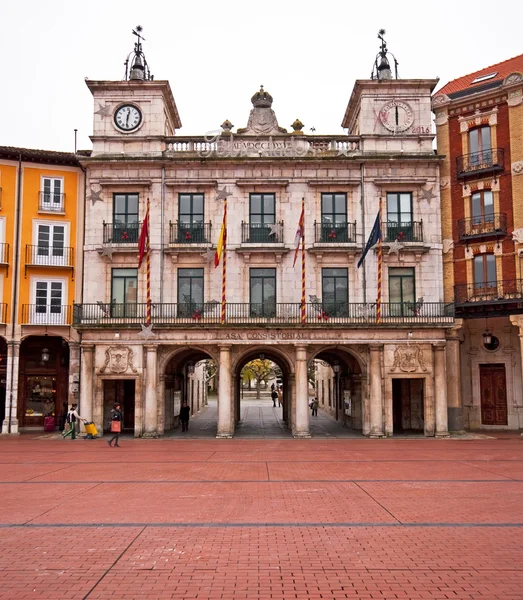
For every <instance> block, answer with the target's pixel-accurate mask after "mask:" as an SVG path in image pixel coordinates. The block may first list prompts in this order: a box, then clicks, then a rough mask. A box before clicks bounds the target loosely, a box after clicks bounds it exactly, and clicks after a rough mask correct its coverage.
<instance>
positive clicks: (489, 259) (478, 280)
mask: <svg viewBox="0 0 523 600" xmlns="http://www.w3.org/2000/svg"><path fill="white" fill-rule="evenodd" d="M497 285H498V284H497V274H496V257H495V256H494V254H479V255H478V256H475V257H474V288H475V290H476V291H480V292H482V291H484V290H490V291H491V292H492V291H493V290H496V289H497Z"/></svg>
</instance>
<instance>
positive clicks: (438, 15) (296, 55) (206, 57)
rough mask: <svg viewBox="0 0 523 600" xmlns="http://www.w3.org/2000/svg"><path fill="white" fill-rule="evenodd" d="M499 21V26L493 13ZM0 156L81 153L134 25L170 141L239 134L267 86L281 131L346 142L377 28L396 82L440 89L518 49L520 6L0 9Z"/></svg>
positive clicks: (210, 3)
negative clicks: (346, 121) (167, 116)
mask: <svg viewBox="0 0 523 600" xmlns="http://www.w3.org/2000/svg"><path fill="white" fill-rule="evenodd" d="M501 11H502V12H503V15H501V14H500V13H501ZM0 13H1V25H2V29H1V31H0V36H1V37H0V40H1V41H0V56H1V57H2V62H3V64H2V68H1V70H0V73H1V74H2V79H3V81H2V83H1V84H0V85H1V93H0V145H4V146H20V147H27V148H43V149H47V150H66V151H72V150H73V149H74V129H75V128H76V129H78V140H79V142H78V147H79V148H90V147H91V143H90V140H89V135H90V133H91V130H92V112H93V101H92V96H91V94H90V92H89V90H88V88H87V86H86V85H85V81H84V79H85V78H86V77H88V78H89V79H95V80H120V79H122V78H123V76H124V67H123V62H124V60H125V58H126V56H127V54H128V53H129V52H130V51H131V50H132V49H133V43H134V40H135V38H134V36H133V35H132V34H131V30H132V29H133V27H135V26H136V25H138V24H141V25H142V26H143V28H144V31H143V35H144V37H145V39H146V42H144V52H145V56H146V58H147V61H148V63H149V65H150V67H151V72H152V73H153V74H154V76H155V79H167V80H169V82H170V84H171V87H172V90H173V93H174V97H175V100H176V103H177V106H178V111H179V113H180V116H181V120H182V124H183V127H182V129H181V130H180V131H179V134H180V135H192V134H198V135H202V134H204V133H205V132H207V131H210V130H213V129H216V128H218V127H219V125H220V124H221V123H222V122H223V121H224V120H225V119H229V120H230V121H232V123H233V124H234V125H235V126H236V127H245V125H246V124H247V119H248V116H249V110H250V109H251V103H250V98H251V96H252V94H253V93H254V92H255V91H256V90H257V89H258V88H259V85H260V84H263V85H264V86H265V89H266V90H267V91H269V92H270V93H271V94H272V96H273V98H274V103H273V106H272V107H273V109H274V110H275V112H276V116H277V117H278V121H279V124H280V126H282V127H286V128H288V129H290V124H291V123H292V122H293V121H294V119H296V118H299V119H301V121H302V122H303V123H305V129H306V130H307V132H308V131H309V128H310V127H315V129H316V133H317V134H319V133H329V134H337V133H342V129H341V125H340V124H341V120H342V118H343V115H344V112H345V108H346V105H347V102H348V100H349V97H350V93H351V90H352V87H353V84H354V81H355V80H356V79H366V78H368V77H369V76H370V72H371V69H372V65H373V61H374V58H375V56H376V53H377V51H378V49H379V40H378V39H377V32H378V29H380V28H382V27H383V28H385V29H386V30H387V34H386V36H385V37H386V40H387V43H388V47H389V50H390V51H392V52H393V53H394V54H395V55H396V57H397V59H398V61H399V75H400V77H402V78H409V77H412V78H432V77H439V78H440V80H441V81H440V84H441V85H443V84H444V83H445V82H447V81H449V80H450V79H454V78H456V77H459V76H460V75H465V74H467V73H470V72H473V71H476V70H478V69H481V68H483V67H486V66H489V65H491V64H494V63H497V62H500V61H502V60H505V59H507V58H510V57H512V56H515V55H517V54H521V53H522V52H523V44H522V36H521V26H522V22H523V2H522V1H521V0H503V1H501V0H498V1H497V3H496V2H493V1H492V0H488V1H487V0H475V1H468V0H467V1H463V0H439V1H437V2H434V1H428V0H425V1H423V0H415V1H414V0H412V1H411V0H396V1H392V0H390V1H388V2H385V1H384V0H370V1H369V0H367V1H361V0H358V1H353V0H343V1H342V0H321V1H318V2H310V1H307V0H256V1H248V0H220V1H216V0H200V1H198V0H192V1H188V0H178V1H176V2H175V1H172V0H171V1H164V2H160V1H157V0H148V1H144V0H141V1H139V2H138V1H137V0H119V1H118V2H116V1H114V0H103V1H101V0H90V1H89V2H78V1H75V0H18V2H4V3H2V9H1V11H0Z"/></svg>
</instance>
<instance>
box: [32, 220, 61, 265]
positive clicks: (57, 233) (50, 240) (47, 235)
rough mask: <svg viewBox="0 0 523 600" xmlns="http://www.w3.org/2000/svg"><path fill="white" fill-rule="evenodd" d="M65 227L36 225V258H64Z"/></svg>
mask: <svg viewBox="0 0 523 600" xmlns="http://www.w3.org/2000/svg"><path fill="white" fill-rule="evenodd" d="M64 243H65V227H64V226H63V225H44V224H39V225H38V256H39V257H42V256H59V257H63V256H64Z"/></svg>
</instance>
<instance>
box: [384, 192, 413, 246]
mask: <svg viewBox="0 0 523 600" xmlns="http://www.w3.org/2000/svg"><path fill="white" fill-rule="evenodd" d="M413 235H414V230H413V224H412V193H411V192H388V193H387V227H386V232H385V235H384V238H385V239H384V241H386V242H393V241H395V240H400V241H405V242H411V241H414V238H413Z"/></svg>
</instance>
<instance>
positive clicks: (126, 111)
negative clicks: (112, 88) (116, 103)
mask: <svg viewBox="0 0 523 600" xmlns="http://www.w3.org/2000/svg"><path fill="white" fill-rule="evenodd" d="M142 120H143V117H142V111H141V110H140V109H139V108H138V106H136V105H134V104H123V105H122V106H120V107H118V108H117V109H116V111H115V113H114V124H115V125H116V127H117V128H118V129H119V130H120V131H124V132H126V133H129V132H131V131H136V129H138V127H140V125H141V124H142Z"/></svg>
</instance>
